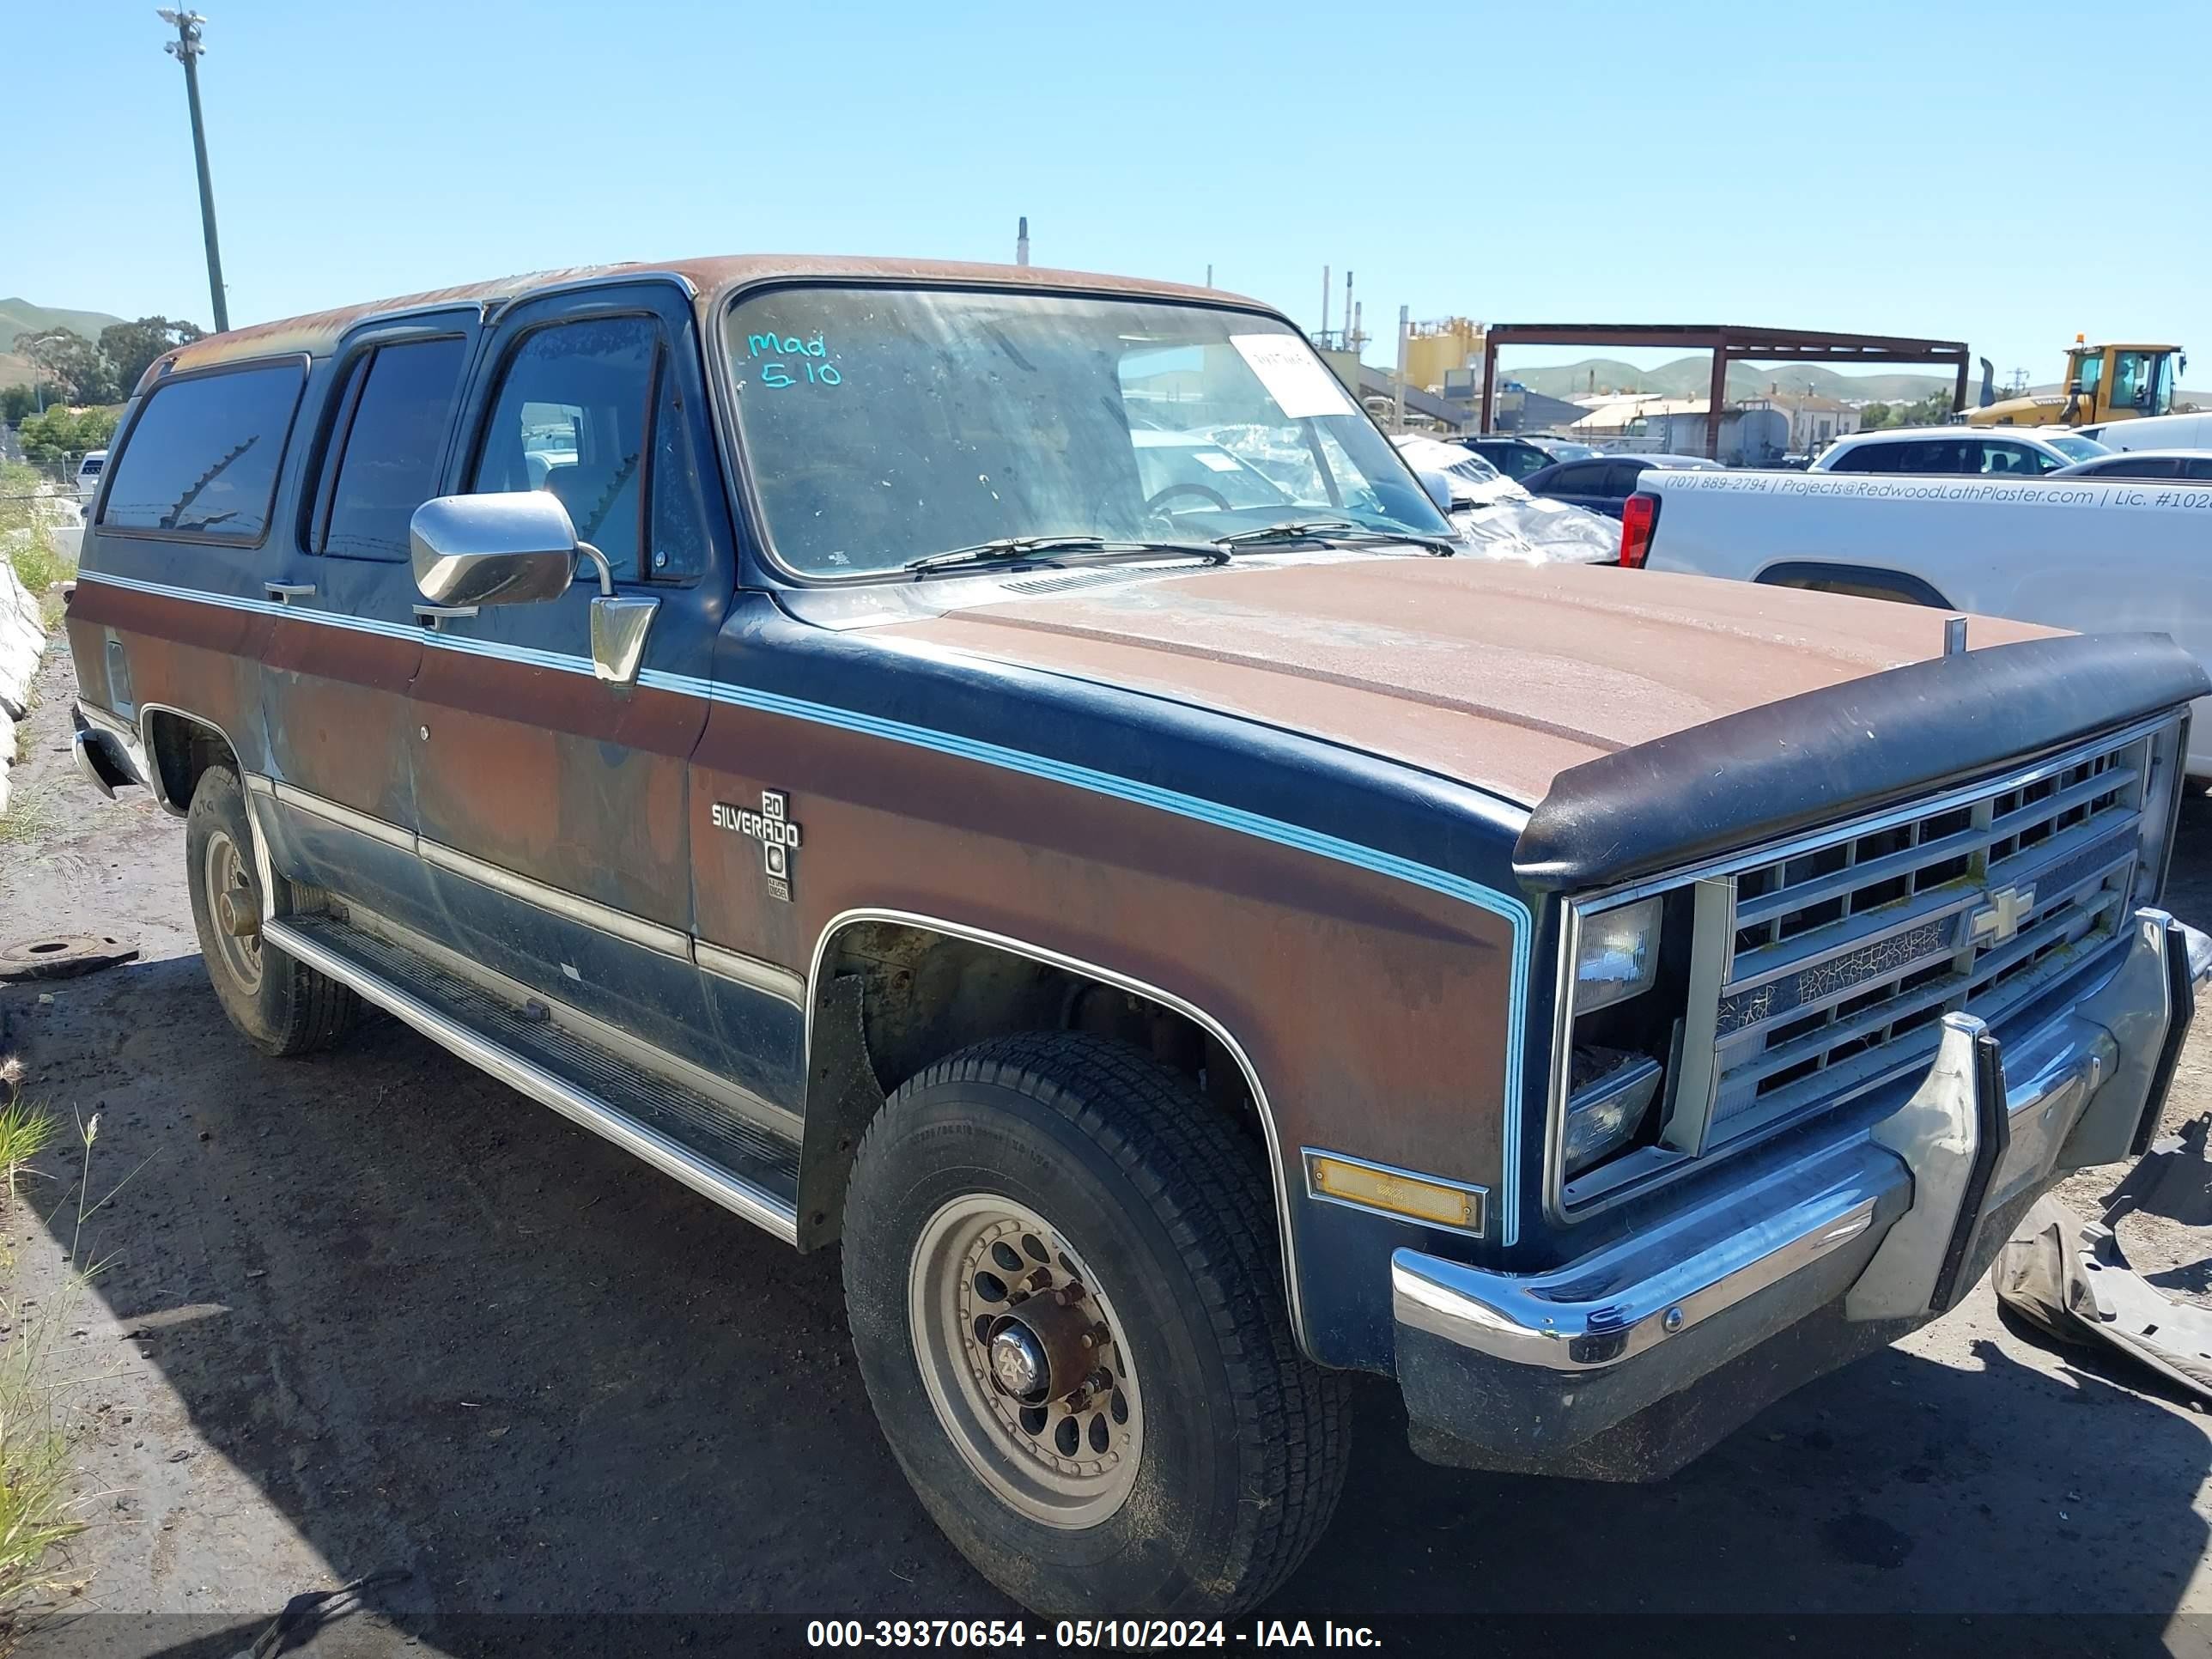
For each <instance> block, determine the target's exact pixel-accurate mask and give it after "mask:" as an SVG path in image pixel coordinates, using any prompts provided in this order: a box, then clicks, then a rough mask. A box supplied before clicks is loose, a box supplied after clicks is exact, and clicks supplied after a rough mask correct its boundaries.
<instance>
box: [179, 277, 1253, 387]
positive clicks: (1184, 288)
mask: <svg viewBox="0 0 2212 1659" xmlns="http://www.w3.org/2000/svg"><path fill="white" fill-rule="evenodd" d="M671 273H672V274H674V275H675V276H680V277H682V278H683V279H684V281H685V282H687V283H690V286H691V288H692V289H693V291H694V292H695V293H696V295H697V296H698V306H699V310H700V313H701V315H702V319H704V318H705V316H706V315H707V314H708V313H710V312H711V311H712V310H713V308H714V307H715V306H716V305H718V304H719V303H720V301H721V300H722V299H723V297H724V296H725V295H727V294H728V293H729V292H730V291H731V290H732V289H737V288H741V287H749V286H750V285H752V284H754V283H767V282H777V281H782V280H786V279H807V278H814V279H820V278H824V277H828V278H836V277H843V278H848V279H850V280H853V281H858V282H913V283H972V284H975V285H978V286H986V287H994V288H1045V289H1089V290H1093V291H1097V290H1104V291H1106V292H1109V293H1115V294H1136V295H1146V296H1148V297H1152V298H1158V299H1176V300H1205V301H1212V302H1214V303H1216V304H1220V303H1228V304H1231V305H1244V306H1255V307H1259V308H1260V309H1261V310H1265V311H1268V312H1269V313H1273V307H1267V306H1260V302H1259V301H1255V300H1248V299H1245V298H1243V296H1242V295H1235V294H1228V293H1224V292H1223V291H1221V290H1220V289H1206V288H1192V287H1190V286H1188V285H1187V284H1185V283H1158V282H1152V281H1149V280H1147V279H1146V278H1143V277H1138V276H1105V275H1101V274H1099V273H1097V272H1095V271H1083V270H1048V269H1045V268H1042V267H1040V266H1036V265H1001V264H963V263H958V262H954V261H949V260H941V259H896V258H877V257H872V256H866V255H848V254H818V253H809V254H787V253H740V254H722V255H717V256H714V257H712V258H698V259H671V260H663V261H659V262H658V263H654V262H649V261H647V262H630V263H626V264H605V265H575V266H572V267H570V268H568V269H567V270H540V271H532V272H530V273H528V274H527V275H525V276H501V277H497V278H495V279H493V280H492V281H489V282H483V283H461V284H459V285H458V286H456V287H453V288H441V289H429V290H428V291H427V292H424V293H422V294H407V295H400V296H398V298H396V299H389V300H372V301H366V302H364V303H362V304H359V305H349V306H337V307H333V308H331V310H328V311H316V312H310V313H307V315H305V316H301V317H285V318H281V319H276V320H274V321H271V322H266V323H254V324H252V325H248V326H246V327H244V328H234V329H232V330H231V331H229V332H228V333H225V334H210V335H209V336H208V337H206V338H204V339H202V340H196V341H194V342H193V343H191V344H190V345H185V346H179V347H178V348H177V349H175V350H173V351H171V352H169V353H168V354H167V355H166V356H163V357H161V358H157V359H156V360H155V362H154V365H153V367H151V368H149V369H148V370H147V371H146V372H147V374H148V376H149V377H150V376H154V375H156V374H167V373H171V372H173V371H175V370H179V369H186V368H207V367H209V366H210V365H211V364H215V363H222V362H234V361H236V360H238V359H240V358H243V357H262V356H272V355H276V354H280V353H286V352H294V351H304V352H307V353H309V354H310V355H313V356H326V355H327V354H328V353H329V352H330V351H331V349H333V348H335V347H336V345H337V343H338V341H339V340H340V339H341V338H343V337H344V335H345V334H346V333H347V331H349V330H351V329H354V328H356V327H358V326H359V325H362V323H364V322H368V321H370V320H372V319H375V318H379V317H386V316H397V315H400V314H403V313H407V312H411V311H426V310H434V309H437V308H440V307H448V306H461V305H476V306H481V307H498V306H503V305H507V304H510V303H512V302H513V301H520V300H526V299H528V298H530V297H531V296H532V295H536V294H539V293H543V292H544V291H545V290H547V289H556V288H563V287H567V286H569V285H571V284H574V283H585V282H594V281H605V280H609V279H611V278H617V277H622V276H665V275H669V274H671ZM164 365H167V367H166V368H165V367H164ZM139 384H140V385H141V386H143V385H145V384H146V382H145V380H141V381H140V382H139Z"/></svg>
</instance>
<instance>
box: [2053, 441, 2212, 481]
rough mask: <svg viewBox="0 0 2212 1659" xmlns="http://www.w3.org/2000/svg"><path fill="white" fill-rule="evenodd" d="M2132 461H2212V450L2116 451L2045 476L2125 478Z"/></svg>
mask: <svg viewBox="0 0 2212 1659" xmlns="http://www.w3.org/2000/svg"><path fill="white" fill-rule="evenodd" d="M2131 461H2212V449H2116V450H2114V451H2113V452H2112V453H2111V454H2109V455H2092V456H2091V457H2090V458H2089V459H2087V460H2086V461H2075V462H2072V463H2070V464H2069V465H2065V466H2062V467H2060V468H2059V469H2058V470H2057V471H2055V472H2051V473H2048V474H2046V475H2045V476H2046V477H2053V478H2056V477H2061V476H2062V475H2064V474H2068V473H2071V474H2074V475H2075V476H2076V477H2095V476H2096V475H2097V474H2099V473H2100V472H2105V473H2113V474H2117V475H2118V476H2120V477H2125V476H2126V474H2125V471H2124V468H2125V466H2126V465H2127V464H2128V463H2129V462H2131ZM2143 482H2144V483H2158V482H2159V480H2158V479H2156V478H2146V479H2144V480H2143ZM2166 482H2168V483H2190V482H2191V480H2189V479H2187V478H2179V479H2169V480H2167V481H2166ZM2195 482H2197V483H2203V480H2202V479H2201V478H2200V479H2197V480H2196V481H2195Z"/></svg>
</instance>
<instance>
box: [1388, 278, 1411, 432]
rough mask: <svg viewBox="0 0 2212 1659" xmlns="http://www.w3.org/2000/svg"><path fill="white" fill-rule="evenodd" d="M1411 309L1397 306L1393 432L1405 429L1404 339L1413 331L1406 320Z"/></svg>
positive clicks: (1391, 426) (1391, 417) (1392, 414)
mask: <svg viewBox="0 0 2212 1659" xmlns="http://www.w3.org/2000/svg"><path fill="white" fill-rule="evenodd" d="M1412 314H1413V307H1411V306H1400V307H1398V376H1397V379H1398V390H1397V398H1396V400H1395V404H1394V405H1393V407H1392V410H1391V415H1390V429H1391V430H1392V431H1393V432H1403V431H1404V430H1405V429H1406V340H1407V337H1408V336H1409V335H1410V334H1411V333H1412V332H1413V325H1412V323H1411V322H1409V321H1408V320H1407V319H1408V318H1410V317H1411V316H1412Z"/></svg>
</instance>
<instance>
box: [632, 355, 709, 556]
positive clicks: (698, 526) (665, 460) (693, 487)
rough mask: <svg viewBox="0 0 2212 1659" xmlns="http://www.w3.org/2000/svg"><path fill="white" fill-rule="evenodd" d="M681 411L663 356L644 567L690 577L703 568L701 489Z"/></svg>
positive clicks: (678, 394)
mask: <svg viewBox="0 0 2212 1659" xmlns="http://www.w3.org/2000/svg"><path fill="white" fill-rule="evenodd" d="M684 414H685V411H684V403H683V398H682V394H681V392H679V391H678V385H677V379H676V373H675V369H674V366H673V365H671V363H670V362H668V360H667V359H666V357H665V356H664V357H663V358H662V359H661V362H660V399H659V410H658V412H657V413H656V414H655V415H654V416H653V536H652V539H651V544H650V546H649V548H648V549H647V561H646V563H647V569H646V573H645V574H647V576H649V577H652V578H653V579H654V580H659V581H689V580H691V578H693V577H694V576H696V575H699V574H702V572H704V571H705V569H706V568H707V506H706V495H705V493H704V492H703V491H702V489H700V487H699V461H698V457H697V456H696V455H695V454H693V453H692V448H691V423H690V422H689V421H688V420H686V419H685V418H684Z"/></svg>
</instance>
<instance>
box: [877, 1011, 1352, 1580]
mask: <svg viewBox="0 0 2212 1659" xmlns="http://www.w3.org/2000/svg"><path fill="white" fill-rule="evenodd" d="M843 1231H844V1273H845V1298H846V1306H847V1310H848V1316H849V1318H850V1320H851V1322H852V1329H853V1342H854V1348H855V1349H856V1350H857V1352H858V1353H859V1356H860V1372H861V1376H862V1377H863V1378H864V1380H865V1381H866V1384H867V1389H868V1395H869V1398H870V1400H871V1401H872V1403H873V1405H874V1407H875V1410H876V1415H877V1417H878V1420H879V1421H880V1422H881V1423H882V1425H883V1429H884V1436H885V1437H886V1438H887V1439H888V1440H889V1441H890V1446H891V1450H892V1452H893V1454H894V1455H896V1457H897V1459H898V1462H899V1465H900V1467H901V1468H902V1469H903V1470H904V1471H905V1473H906V1475H907V1478H908V1480H909V1481H911V1482H912V1483H913V1486H914V1488H915V1492H916V1493H917V1494H919V1496H920V1497H921V1501H922V1504H923V1505H924V1506H925V1507H926V1508H927V1510H929V1513H930V1515H931V1516H932V1517H933V1519H934V1520H935V1521H936V1522H937V1524H938V1525H939V1527H940V1528H943V1529H944V1531H945V1534H946V1535H947V1536H948V1537H950V1538H951V1540H952V1541H953V1543H954V1544H955V1545H957V1547H959V1549H960V1551H961V1553H963V1554H964V1555H965V1556H967V1558H968V1559H969V1561H970V1562H972V1563H973V1564H974V1565H975V1567H976V1569H977V1571H980V1572H981V1573H982V1574H983V1575H984V1577H987V1578H988V1579H990V1580H991V1582H992V1583H994V1584H996V1585H998V1586H999V1588H1000V1589H1003V1590H1005V1591H1006V1593H1007V1594H1008V1595H1012V1597H1014V1598H1015V1599H1016V1600H1017V1601H1020V1602H1022V1603H1023V1604H1024V1605H1025V1606H1027V1607H1030V1608H1032V1609H1034V1610H1035V1611H1036V1612H1037V1613H1042V1614H1044V1615H1046V1616H1048V1617H1068V1616H1085V1615H1089V1616H1100V1615H1110V1616H1115V1617H1122V1616H1131V1617H1135V1616H1143V1617H1179V1618H1218V1617H1226V1616H1228V1615H1230V1614H1232V1613H1236V1612H1238V1611H1240V1610H1241V1609H1243V1608H1245V1607H1250V1606H1251V1605H1253V1604H1254V1603H1255V1602H1257V1601H1261V1600H1262V1599H1263V1598H1264V1597H1266V1596H1267V1595H1268V1594H1270V1593H1271V1592H1272V1591H1273V1590H1274V1589H1276V1588H1277V1587H1278V1586H1279V1585H1280V1584H1281V1583H1282V1582H1283V1580H1284V1579H1285V1577H1288V1576H1289V1575H1290V1573H1291V1571H1292V1569H1294V1568H1295V1567H1296V1566H1297V1565H1298V1563H1299V1562H1300V1561H1301V1560H1303V1559H1304V1557H1305V1555H1306V1553H1307V1552H1308V1551H1309V1550H1310V1549H1311V1548H1312V1547H1313V1546H1314V1544H1315V1542H1316V1541H1317V1540H1318V1539H1319V1538H1320V1536H1321V1534H1322V1529H1323V1528H1325V1527H1326V1526H1327V1525H1328V1519H1329V1516H1330V1514H1331V1513H1332V1511H1333V1510H1334V1508H1335V1505H1336V1500H1337V1496H1338V1493H1339V1492H1340V1490H1341V1487H1342V1486H1343V1480H1344V1471H1345V1465H1346V1449H1347V1435H1346V1425H1347V1417H1348V1412H1347V1407H1346V1383H1345V1380H1344V1378H1343V1377H1342V1376H1340V1375H1337V1374H1334V1373H1331V1372H1328V1371H1324V1370H1322V1369H1320V1368H1319V1367H1318V1366H1316V1365H1315V1364H1312V1363H1311V1362H1310V1361H1309V1360H1307V1359H1306V1358H1304V1356H1303V1355H1302V1354H1300V1353H1299V1352H1298V1351H1297V1344H1296V1342H1295V1341H1294V1340H1293V1339H1292V1337H1291V1328H1290V1321H1289V1317H1288V1315H1287V1311H1286V1308H1285V1300H1284V1291H1283V1285H1282V1281H1281V1277H1280V1273H1279V1269H1278V1266H1277V1264H1278V1262H1279V1259H1280V1257H1279V1251H1278V1249H1277V1244H1276V1237H1277V1236H1276V1231H1275V1222H1274V1216H1273V1210H1272V1207H1271V1206H1270V1204H1269V1201H1268V1183H1267V1173H1266V1170H1265V1160H1264V1158H1263V1156H1262V1155H1261V1152H1260V1151H1259V1149H1258V1148H1257V1147H1256V1146H1255V1145H1254V1144H1253V1143H1252V1142H1251V1141H1250V1140H1249V1139H1248V1138H1247V1137H1245V1136H1243V1135H1242V1134H1241V1133H1239V1132H1238V1131H1237V1128H1236V1127H1235V1126H1234V1125H1233V1124H1232V1123H1231V1121H1228V1120H1227V1119H1225V1117H1224V1116H1223V1115H1222V1114H1221V1112H1220V1109H1219V1108H1218V1106H1215V1105H1213V1104H1211V1103H1208V1102H1207V1101H1206V1100H1205V1099H1204V1098H1203V1097H1200V1095H1199V1094H1198V1093H1197V1091H1194V1089H1193V1088H1191V1086H1190V1085H1188V1083H1187V1082H1185V1081H1184V1079H1182V1077H1180V1076H1179V1075H1177V1074H1176V1073H1173V1072H1170V1071H1169V1070H1167V1069H1166V1068H1165V1067H1164V1066H1160V1065H1159V1064H1158V1063H1157V1062H1156V1061H1154V1060H1152V1059H1151V1058H1150V1057H1149V1056H1147V1055H1146V1054H1142V1053H1141V1052H1139V1051H1138V1050H1136V1049H1133V1048H1129V1047H1127V1046H1126V1045H1124V1044H1121V1043H1119V1042H1109V1041H1107V1040H1105V1039H1103V1038H1099V1037H1095V1036H1086V1035H1082V1034H1077V1033H1040V1034H1035V1035H1028V1036H1015V1037H1007V1038H1001V1039H997V1040H994V1041H992V1042H984V1043H980V1044H978V1045H977V1046H975V1048H969V1049H967V1050H965V1051H964V1052H963V1053H961V1054H957V1055H955V1056H953V1057H952V1058H951V1059H950V1060H944V1061H941V1062H939V1064H938V1065H935V1066H932V1067H930V1068H929V1069H928V1070H927V1071H926V1072H924V1073H921V1075H920V1076H919V1077H916V1078H915V1079H912V1080H911V1081H910V1082H908V1083H907V1084H906V1085H904V1086H903V1087H902V1088H901V1089H900V1090H899V1091H898V1092H897V1093H896V1095H895V1096H893V1097H892V1098H891V1100H890V1103H889V1104H888V1105H887V1106H886V1107H885V1108H884V1110H883V1112H882V1113H881V1114H880V1115H878V1117H877V1118H876V1120H875V1121H874V1122H873V1123H872V1125H871V1126H870V1127H869V1129H868V1132H867V1133H866V1136H865V1138H864V1139H862V1141H861V1144H860V1151H859V1153H858V1155H857V1157H856V1159H855V1162H854V1170H853V1181H852V1187H851V1189H850V1192H849V1194H848V1199H847V1208H846V1213H845V1218H844V1229H843ZM1075 1286H1080V1287H1081V1288H1080V1289H1079V1290H1078V1289H1075V1288H1074V1287H1075ZM1025 1293H1026V1294H1025ZM1073 1310H1080V1311H1079V1315H1078V1314H1077V1313H1076V1312H1075V1311H1073ZM1070 1319H1074V1320H1075V1323H1074V1324H1073V1325H1072V1326H1071V1325H1069V1324H1067V1323H1066V1322H1067V1321H1068V1320H1070ZM1016 1328H1019V1333H1020V1334H1019V1336H1018V1337H1016V1336H1014V1335H1013V1334H1012V1333H1013V1332H1014V1331H1015V1329H1016ZM1071 1332H1081V1333H1082V1334H1081V1335H1080V1336H1072V1335H1070V1334H1069V1333H1071ZM1000 1339H1004V1340H1000ZM1078 1345H1080V1346H1078ZM1054 1355H1059V1356H1061V1357H1063V1358H1068V1359H1069V1360H1070V1362H1071V1363H1069V1364H1067V1365H1066V1366H1062V1365H1060V1364H1059V1363H1058V1361H1057V1360H1055V1359H1054V1358H1052V1356H1054ZM1040 1356H1042V1357H1043V1358H1045V1359H1046V1360H1047V1362H1048V1363H1047V1364H1045V1365H1044V1366H1043V1368H1042V1373H1041V1372H1040V1370H1038V1369H1037V1368H1036V1365H1035V1364H1032V1363H1031V1362H1033V1361H1035V1360H1036V1358H1039V1357H1040ZM1025 1366H1027V1369H1024V1367H1025ZM1079 1372H1080V1373H1084V1374H1085V1377H1084V1381H1083V1382H1082V1383H1079V1386H1078V1387H1077V1389H1076V1391H1075V1393H1074V1394H1073V1395H1072V1396H1070V1395H1063V1394H1060V1393H1059V1392H1057V1391H1058V1390H1060V1389H1063V1388H1064V1387H1065V1386H1066V1382H1067V1379H1068V1377H1070V1376H1075V1375H1076V1374H1077V1373H1079ZM1040 1375H1042V1376H1044V1377H1045V1381H1044V1382H1042V1383H1041V1384H1036V1383H1035V1381H1034V1380H1035V1379H1036V1378H1037V1377H1038V1376H1040ZM1023 1383H1032V1384H1033V1386H1032V1387H1031V1388H1030V1390H1029V1393H1028V1396H1027V1399H1026V1401H1025V1399H1024V1396H1023V1394H1022V1391H1021V1389H1020V1387H1019V1385H1021V1384H1023ZM1040 1392H1042V1396H1043V1403H1042V1404H1041V1405H1040V1404H1036V1403H1032V1402H1034V1401H1036V1399H1037V1398H1038V1397H1039V1395H1040Z"/></svg>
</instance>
